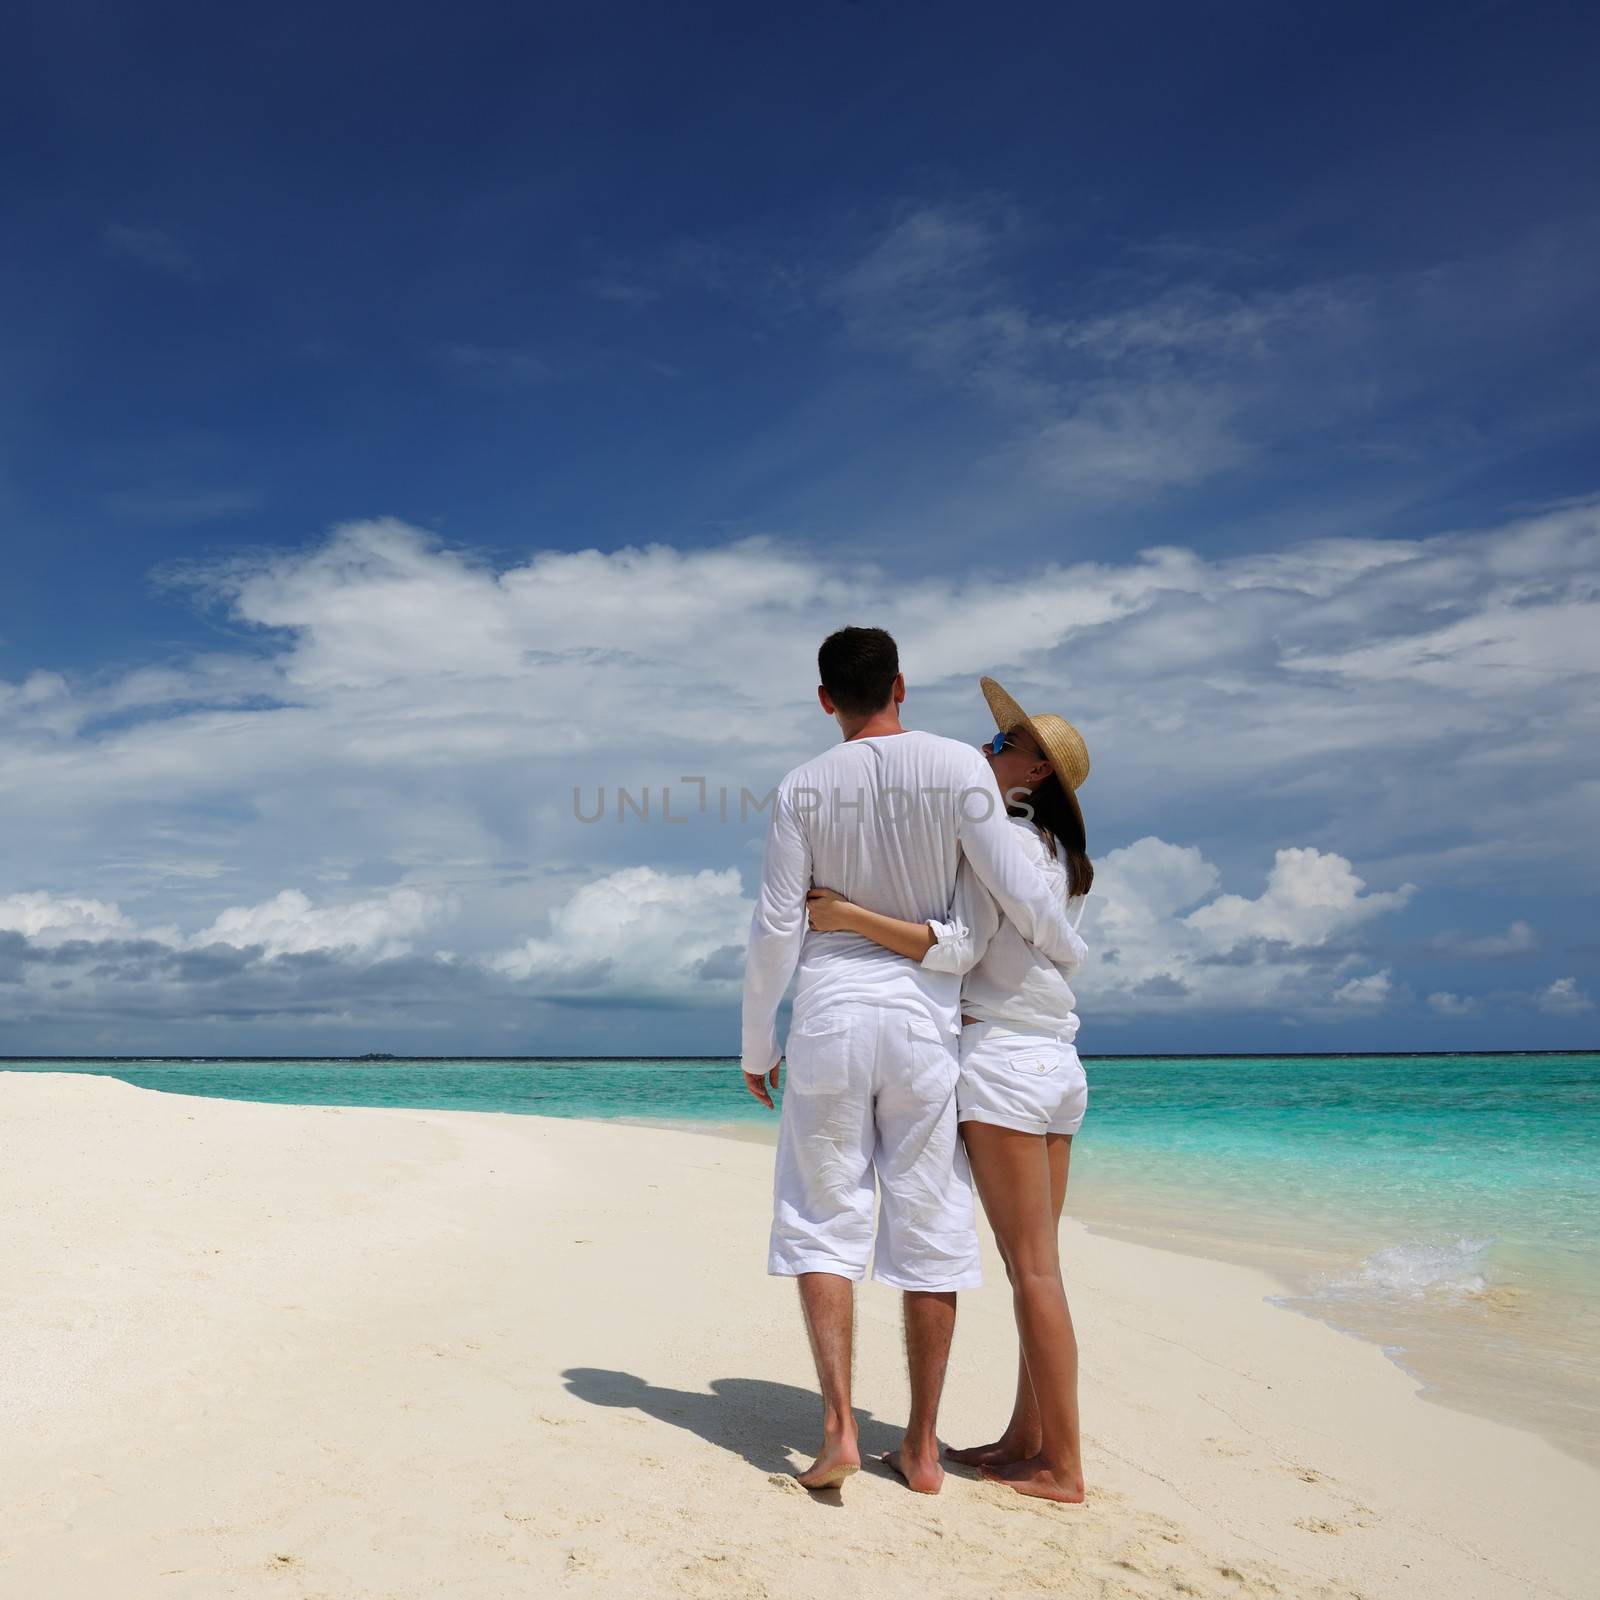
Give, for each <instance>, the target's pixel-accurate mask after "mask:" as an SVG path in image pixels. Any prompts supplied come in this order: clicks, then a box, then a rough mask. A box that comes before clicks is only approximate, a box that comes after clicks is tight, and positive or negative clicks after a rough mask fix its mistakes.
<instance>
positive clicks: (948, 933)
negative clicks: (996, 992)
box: [922, 857, 1000, 975]
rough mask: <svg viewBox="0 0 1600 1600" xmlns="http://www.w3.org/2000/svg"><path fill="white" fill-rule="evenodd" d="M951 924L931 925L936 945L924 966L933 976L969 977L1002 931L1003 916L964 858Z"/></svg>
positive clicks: (958, 871) (951, 907)
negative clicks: (990, 944) (955, 975)
mask: <svg viewBox="0 0 1600 1600" xmlns="http://www.w3.org/2000/svg"><path fill="white" fill-rule="evenodd" d="M949 915H950V920H949V921H948V922H935V921H930V922H929V923H928V926H929V927H930V928H931V929H932V930H933V937H934V941H935V942H934V943H933V944H931V945H929V946H928V949H927V953H926V954H925V955H924V956H923V958H922V965H923V966H924V967H926V968H927V969H928V970H929V971H930V972H954V973H959V974H963V975H964V974H966V973H968V972H971V971H972V969H973V968H974V967H975V966H977V964H978V963H979V962H980V961H981V960H982V959H983V953H984V951H985V950H987V949H988V948H989V941H990V940H991V939H992V938H994V936H995V933H996V932H997V931H998V929H999V927H1000V913H999V912H998V911H997V910H996V909H995V903H994V900H993V898H992V897H991V896H990V894H989V891H988V890H987V889H985V888H984V886H983V885H982V884H981V883H979V882H978V880H977V878H976V877H974V876H973V872H972V865H971V863H970V862H969V861H967V860H966V859H965V857H963V858H962V861H961V864H960V866H959V867H958V868H957V869H956V887H955V895H954V898H953V899H952V900H951V902H950V913H949Z"/></svg>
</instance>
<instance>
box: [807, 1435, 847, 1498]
mask: <svg viewBox="0 0 1600 1600" xmlns="http://www.w3.org/2000/svg"><path fill="white" fill-rule="evenodd" d="M860 1470H861V1446H860V1444H859V1443H858V1442H857V1441H856V1438H855V1435H854V1434H852V1435H851V1436H850V1437H849V1438H848V1439H843V1438H841V1439H828V1440H824V1441H823V1446H822V1454H821V1455H820V1456H818V1457H817V1459H816V1460H815V1461H813V1462H812V1463H811V1465H810V1466H809V1467H807V1468H806V1470H805V1471H804V1472H797V1473H795V1479H796V1481H797V1482H798V1483H799V1484H800V1486H801V1488H803V1489H837V1488H838V1487H839V1485H840V1484H841V1483H843V1482H844V1480H845V1479H846V1478H848V1477H849V1476H850V1474H851V1473H852V1472H859V1471H860Z"/></svg>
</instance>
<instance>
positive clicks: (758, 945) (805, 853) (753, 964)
mask: <svg viewBox="0 0 1600 1600" xmlns="http://www.w3.org/2000/svg"><path fill="white" fill-rule="evenodd" d="M810 887H811V844H810V841H809V840H808V839H807V837H806V832H805V829H804V827H803V826H802V824H801V821H800V818H799V816H798V815H797V814H796V811H795V808H794V802H793V798H792V796H791V794H790V792H789V790H788V789H787V788H783V787H780V788H779V790H778V793H777V795H776V796H775V797H774V799H773V802H772V820H771V822H770V823H768V825H767V841H766V845H765V848H764V849H763V851H762V857H761V885H760V887H759V888H758V889H757V891H756V906H755V910H754V911H753V912H752V913H751V916H750V943H749V948H748V950H747V952H746V954H745V963H744V996H743V1001H742V1004H741V1015H740V1022H741V1027H740V1034H741V1039H740V1066H741V1067H742V1069H743V1070H744V1071H745V1072H747V1073H751V1074H762V1075H764V1074H766V1073H768V1072H770V1071H771V1070H772V1069H773V1068H774V1067H775V1066H776V1065H777V1064H778V1056H779V1050H778V1036H777V1022H778V1005H779V1003H780V1002H781V1001H782V999H783V996H784V991H785V990H786V989H787V988H788V987H789V980H790V978H791V977H793V976H794V969H795V966H796V965H797V964H798V962H799V960H800V946H801V945H802V944H803V943H804V941H805V935H806V891H807V890H808V889H809V888H810Z"/></svg>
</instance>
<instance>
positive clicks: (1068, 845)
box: [1010, 772, 1094, 900]
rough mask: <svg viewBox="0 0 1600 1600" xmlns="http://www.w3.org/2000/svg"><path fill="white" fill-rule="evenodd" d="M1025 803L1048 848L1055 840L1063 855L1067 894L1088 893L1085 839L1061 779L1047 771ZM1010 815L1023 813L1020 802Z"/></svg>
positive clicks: (1091, 876) (1091, 874) (1089, 863)
mask: <svg viewBox="0 0 1600 1600" xmlns="http://www.w3.org/2000/svg"><path fill="white" fill-rule="evenodd" d="M1025 803H1026V804H1027V805H1028V806H1029V807H1030V808H1031V809H1032V811H1033V825H1034V827H1036V828H1037V829H1038V830H1039V832H1040V833H1042V834H1043V835H1044V838H1045V843H1046V844H1048V845H1049V846H1050V848H1051V849H1052V850H1054V849H1055V847H1056V843H1057V841H1058V840H1059V841H1060V844H1061V848H1062V849H1063V850H1064V851H1065V852H1066V856H1067V898H1068V899H1069V900H1070V899H1071V898H1072V897H1073V896H1074V895H1080V894H1088V892H1089V886H1090V885H1091V884H1092V883H1093V882H1094V863H1093V862H1092V861H1091V860H1090V859H1089V841H1088V839H1086V838H1085V837H1084V831H1083V829H1082V828H1081V827H1080V826H1079V825H1078V814H1077V812H1076V811H1074V810H1073V808H1072V807H1071V806H1070V805H1068V804H1067V797H1066V794H1065V792H1064V791H1063V790H1062V787H1061V779H1060V778H1058V777H1057V776H1056V775H1055V773H1053V772H1052V773H1051V774H1050V775H1049V777H1047V778H1046V779H1045V780H1044V782H1043V783H1041V784H1037V785H1036V786H1035V787H1034V791H1033V793H1032V794H1030V795H1027V796H1026V797H1025ZM1010 809H1011V812H1012V814H1013V815H1014V816H1026V815H1027V812H1025V811H1024V810H1023V809H1022V807H1021V806H1020V805H1018V806H1012V807H1011V808H1010Z"/></svg>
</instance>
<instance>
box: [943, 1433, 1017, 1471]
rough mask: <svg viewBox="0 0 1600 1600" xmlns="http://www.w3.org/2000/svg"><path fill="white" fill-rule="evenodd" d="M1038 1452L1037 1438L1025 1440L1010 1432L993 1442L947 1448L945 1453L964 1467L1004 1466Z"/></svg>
mask: <svg viewBox="0 0 1600 1600" xmlns="http://www.w3.org/2000/svg"><path fill="white" fill-rule="evenodd" d="M1038 1453H1039V1441H1038V1440H1037V1439H1035V1440H1032V1441H1031V1442H1025V1441H1023V1440H1021V1439H1015V1438H1013V1437H1012V1436H1011V1435H1010V1434H1002V1435H1001V1437H1000V1438H998V1439H996V1440H995V1442H994V1443H993V1444H974V1445H968V1446H967V1447H966V1448H965V1449H963V1450H950V1449H948V1448H947V1449H946V1450H945V1455H946V1456H947V1457H948V1458H949V1459H950V1460H951V1461H959V1462H960V1463H961V1464H962V1466H964V1467H1004V1466H1009V1465H1010V1464H1011V1463H1012V1462H1013V1461H1026V1460H1027V1459H1028V1457H1029V1456H1032V1455H1037V1454H1038Z"/></svg>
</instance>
